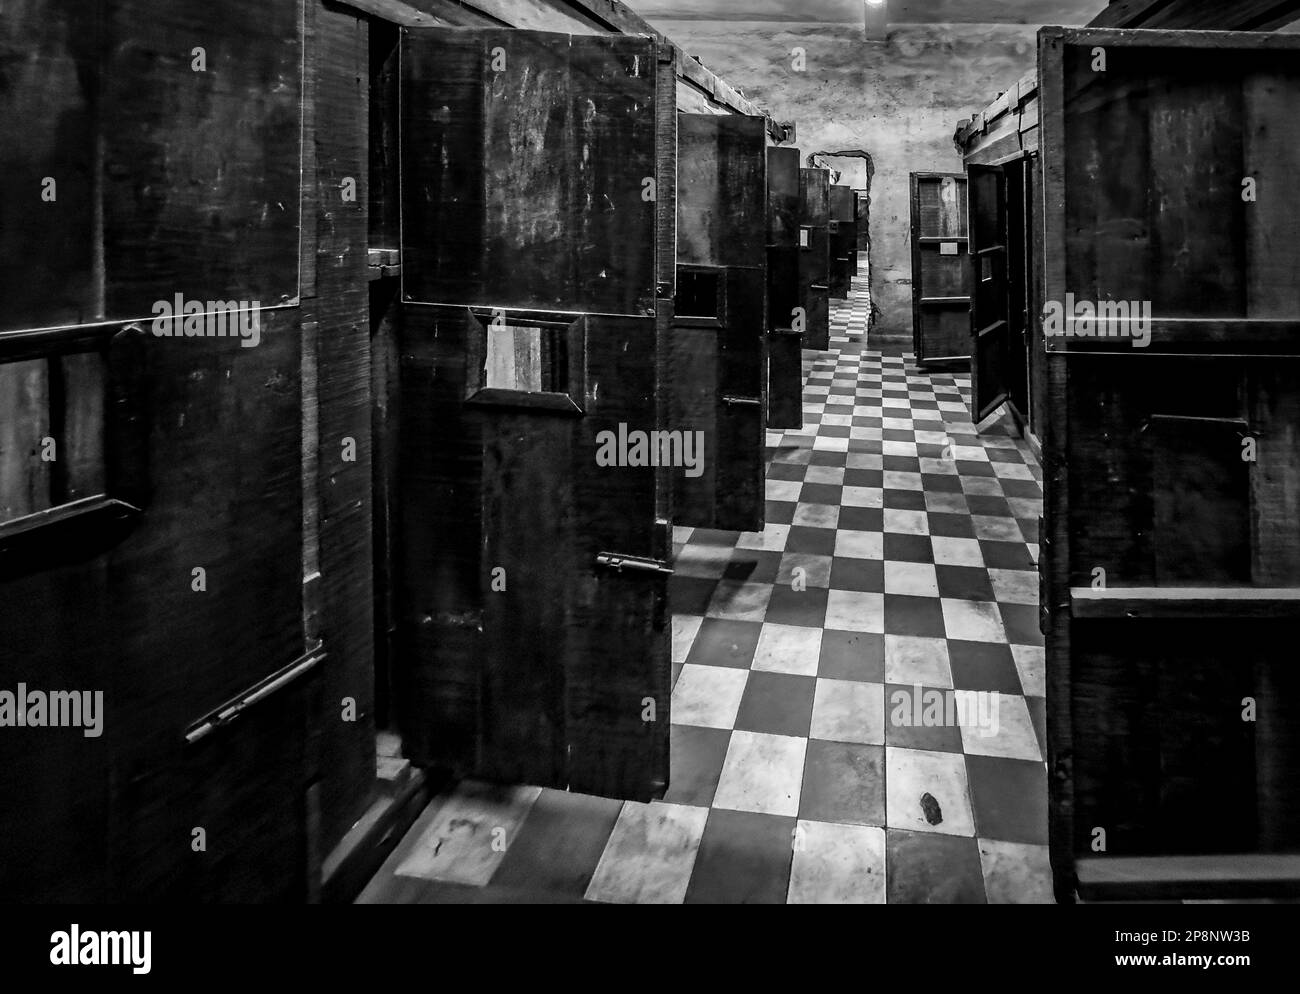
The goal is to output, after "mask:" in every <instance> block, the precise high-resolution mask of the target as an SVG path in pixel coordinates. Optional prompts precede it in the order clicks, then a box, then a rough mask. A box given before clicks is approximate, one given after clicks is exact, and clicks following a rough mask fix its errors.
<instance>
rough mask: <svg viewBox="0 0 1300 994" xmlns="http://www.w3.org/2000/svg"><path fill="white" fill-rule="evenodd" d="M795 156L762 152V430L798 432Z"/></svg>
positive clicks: (800, 368) (782, 150)
mask: <svg viewBox="0 0 1300 994" xmlns="http://www.w3.org/2000/svg"><path fill="white" fill-rule="evenodd" d="M799 314H800V312H799V150H798V149H797V148H769V149H768V150H767V332H768V333H767V427H768V428H779V429H790V428H796V429H797V428H802V427H803V355H802V351H803V339H804V333H803V330H802V329H796V327H795V326H796V324H797V323H798V318H799Z"/></svg>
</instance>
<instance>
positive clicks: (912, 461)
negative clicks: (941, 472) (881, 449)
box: [882, 456, 921, 473]
mask: <svg viewBox="0 0 1300 994" xmlns="http://www.w3.org/2000/svg"><path fill="white" fill-rule="evenodd" d="M882 463H883V465H884V467H885V472H887V473H919V472H921V460H920V459H919V458H917V457H916V456H885V457H884V459H883V460H882Z"/></svg>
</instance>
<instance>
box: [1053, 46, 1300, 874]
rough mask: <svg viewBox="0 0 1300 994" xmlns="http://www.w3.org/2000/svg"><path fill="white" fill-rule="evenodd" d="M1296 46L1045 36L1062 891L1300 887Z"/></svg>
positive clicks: (1056, 846)
mask: <svg viewBox="0 0 1300 994" xmlns="http://www.w3.org/2000/svg"><path fill="white" fill-rule="evenodd" d="M1099 53H1104V55H1105V59H1106V72H1104V73H1099V72H1096V71H1095V69H1096V65H1097V59H1098V58H1099ZM1297 55H1300V39H1297V38H1296V37H1295V36H1291V35H1267V34H1261V35H1252V34H1244V33H1243V34H1240V35H1237V34H1232V35H1229V34H1224V33H1215V32H1196V31H1193V32H1186V33H1184V32H1165V31H1155V30H1150V31H1106V30H1087V29H1085V30H1067V29H1059V28H1047V29H1044V31H1043V33H1042V34H1041V35H1040V37H1039V67H1040V76H1041V79H1042V145H1041V154H1042V166H1043V191H1042V197H1041V203H1042V204H1043V209H1044V215H1043V220H1044V242H1045V245H1044V252H1043V254H1042V261H1043V263H1044V265H1045V276H1046V290H1045V294H1044V307H1043V323H1044V333H1045V342H1046V348H1047V353H1048V355H1047V370H1048V384H1047V396H1048V398H1049V403H1050V405H1051V406H1050V410H1049V414H1048V421H1047V432H1046V436H1045V438H1044V444H1043V456H1044V470H1045V480H1044V489H1045V505H1046V515H1047V517H1046V522H1045V526H1046V527H1045V531H1044V534H1043V537H1042V554H1043V560H1042V570H1043V576H1044V608H1045V635H1046V647H1047V659H1046V672H1047V737H1048V753H1049V755H1048V760H1049V771H1048V773H1049V775H1048V783H1049V784H1050V786H1051V807H1050V819H1049V825H1050V841H1051V852H1052V862H1053V868H1054V870H1055V872H1056V878H1057V895H1058V898H1059V899H1061V900H1070V899H1072V898H1073V896H1074V894H1075V892H1076V890H1077V891H1078V893H1080V894H1082V895H1083V896H1084V897H1085V898H1096V899H1099V900H1111V899H1125V898H1131V899H1157V900H1163V899H1175V900H1177V899H1180V898H1223V899H1233V898H1242V897H1247V896H1250V897H1267V896H1290V897H1294V896H1296V895H1297V894H1300V872H1297V868H1296V862H1297V860H1296V856H1295V853H1296V852H1297V851H1300V795H1298V794H1297V792H1296V791H1295V789H1294V788H1295V784H1294V771H1295V769H1296V765H1297V762H1300V735H1297V729H1298V728H1300V680H1298V679H1297V671H1296V667H1295V650H1294V647H1293V645H1292V639H1293V634H1292V633H1293V632H1294V631H1295V624H1296V618H1297V616H1300V515H1297V513H1296V500H1297V498H1296V495H1297V493H1300V489H1298V488H1300V447H1298V446H1297V445H1296V439H1297V438H1298V437H1300V387H1298V385H1300V359H1297V353H1298V351H1300V350H1298V349H1297V342H1300V282H1297V280H1296V278H1295V276H1296V273H1297V271H1300V238H1297V233H1298V232H1297V219H1298V218H1300V187H1297V185H1296V183H1295V176H1296V175H1297V170H1300V120H1298V119H1297V117H1296V114H1295V107H1296V104H1297V102H1298V101H1300V59H1297ZM1207 65H1213V72H1212V73H1207V72H1206V66H1207ZM1217 812H1222V813H1223V816H1222V817H1215V816H1213V815H1214V814H1215V813H1217ZM1098 828H1103V829H1105V837H1104V840H1102V842H1103V844H1102V845H1098V844H1097V843H1098V839H1099V837H1098V833H1097V829H1098Z"/></svg>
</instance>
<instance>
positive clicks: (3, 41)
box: [0, 3, 101, 331]
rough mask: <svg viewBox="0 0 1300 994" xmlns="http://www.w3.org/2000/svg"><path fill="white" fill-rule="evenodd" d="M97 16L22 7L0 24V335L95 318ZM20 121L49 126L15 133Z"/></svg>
mask: <svg viewBox="0 0 1300 994" xmlns="http://www.w3.org/2000/svg"><path fill="white" fill-rule="evenodd" d="M97 10H98V8H97V6H96V5H92V4H73V5H55V4H50V3H26V4H23V5H21V6H18V7H16V8H14V9H11V10H9V11H7V12H6V16H5V17H4V18H2V19H0V61H2V62H4V64H6V65H9V66H12V67H13V68H12V69H11V70H10V72H9V76H8V79H7V82H6V85H5V86H4V88H3V90H0V121H5V122H14V123H13V124H12V125H11V126H10V127H11V128H12V129H14V130H12V131H9V130H6V135H7V136H8V137H9V139H10V140H7V141H4V142H0V172H3V174H4V175H5V176H7V177H11V180H10V182H12V183H13V185H14V189H15V190H16V191H22V192H21V194H20V195H18V196H15V197H14V198H13V202H12V203H10V204H9V205H8V206H7V207H6V209H5V218H4V223H3V224H0V281H3V284H4V286H5V287H6V290H5V307H4V313H3V315H0V331H8V330H13V329H19V328H44V327H53V326H59V325H69V324H79V323H81V322H86V321H93V320H95V317H96V310H97V307H96V304H97V301H96V296H97V294H96V273H95V269H96V231H95V224H94V221H95V214H96V212H95V204H96V203H98V200H99V192H98V191H99V186H98V181H97V179H96V170H95V168H94V162H95V155H96V152H95V150H96V134H97V128H96V117H95V107H96V102H97V100H98V93H99V82H98V77H99V73H100V71H101V67H100V65H99V47H98V39H99V34H100V32H99V26H98V23H97V20H96V17H97ZM23 121H49V122H58V126H57V127H47V128H43V129H38V130H32V131H31V132H30V133H27V130H26V129H24V130H23V131H22V132H20V131H19V130H17V129H18V127H19V125H18V122H23ZM50 182H53V186H50ZM49 196H53V197H54V198H55V199H53V200H49V199H47V198H48V197H49Z"/></svg>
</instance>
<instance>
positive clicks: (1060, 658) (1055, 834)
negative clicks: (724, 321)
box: [1038, 31, 1075, 904]
mask: <svg viewBox="0 0 1300 994" xmlns="http://www.w3.org/2000/svg"><path fill="white" fill-rule="evenodd" d="M1061 59H1062V52H1061V43H1060V39H1059V38H1057V37H1054V36H1053V34H1052V33H1049V32H1046V31H1044V32H1040V34H1039V39H1038V70H1039V99H1040V114H1041V125H1040V127H1041V129H1042V138H1041V142H1042V145H1041V155H1042V169H1043V200H1042V203H1043V205H1044V216H1043V220H1042V227H1043V243H1042V251H1041V254H1040V259H1042V260H1043V263H1044V265H1043V279H1044V286H1045V292H1044V300H1050V299H1052V294H1054V293H1055V294H1063V293H1064V289H1065V287H1064V284H1065V258H1066V255H1065V253H1066V233H1065V226H1064V217H1063V211H1064V204H1065V193H1064V182H1065V174H1064V167H1065V160H1064V158H1063V155H1064V153H1065V142H1064V139H1065V136H1064V134H1063V130H1064V129H1063V123H1064V95H1063V93H1062V88H1061V74H1062V71H1063V70H1062V62H1061ZM1066 372H1067V371H1066V368H1065V364H1064V363H1063V362H1062V361H1061V360H1060V359H1059V357H1057V358H1053V357H1049V359H1048V364H1047V389H1046V397H1047V411H1048V418H1047V425H1046V427H1047V432H1046V437H1045V438H1044V440H1043V442H1044V444H1043V510H1044V521H1043V533H1042V536H1041V542H1040V546H1039V557H1040V561H1039V570H1040V573H1041V576H1042V580H1041V590H1042V596H1041V603H1040V605H1039V610H1040V612H1041V615H1042V629H1043V636H1044V647H1045V655H1046V660H1047V666H1046V711H1047V757H1046V759H1047V777H1048V858H1049V860H1050V862H1051V867H1052V880H1053V891H1054V893H1055V895H1056V900H1057V901H1058V902H1060V903H1067V904H1068V903H1073V901H1074V893H1075V866H1074V854H1075V850H1074V832H1075V826H1074V812H1075V804H1074V724H1073V722H1074V712H1073V693H1072V676H1073V674H1072V667H1071V643H1070V634H1071V633H1070V621H1069V586H1070V529H1069V520H1068V512H1069V484H1070V480H1069V455H1068V453H1069V443H1070V428H1069V423H1068V421H1067V411H1068V396H1069V394H1068V390H1069V382H1068V378H1067V375H1066Z"/></svg>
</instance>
